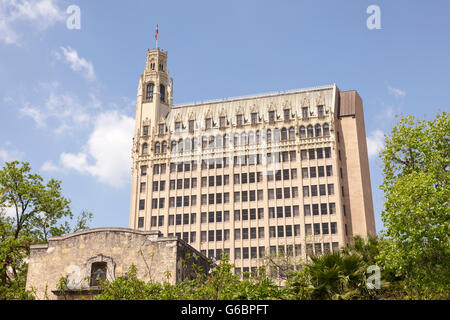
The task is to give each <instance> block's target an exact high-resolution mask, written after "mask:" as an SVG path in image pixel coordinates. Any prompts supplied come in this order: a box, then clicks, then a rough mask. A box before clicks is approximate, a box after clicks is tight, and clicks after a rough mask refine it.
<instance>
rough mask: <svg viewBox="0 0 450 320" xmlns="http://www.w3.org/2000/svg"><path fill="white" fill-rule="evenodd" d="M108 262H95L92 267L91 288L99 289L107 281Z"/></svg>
mask: <svg viewBox="0 0 450 320" xmlns="http://www.w3.org/2000/svg"><path fill="white" fill-rule="evenodd" d="M106 271H107V264H106V262H94V263H93V264H92V266H91V286H92V287H97V286H99V285H100V284H101V282H103V281H105V280H106Z"/></svg>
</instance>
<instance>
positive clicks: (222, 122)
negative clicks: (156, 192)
mask: <svg viewBox="0 0 450 320" xmlns="http://www.w3.org/2000/svg"><path fill="white" fill-rule="evenodd" d="M152 85H153V84H149V85H148V86H147V92H148V94H147V95H146V97H147V100H148V99H149V97H150V96H152V95H153V87H152ZM149 86H150V88H149ZM310 115H312V113H310V112H309V107H302V118H303V119H308V118H309V117H310ZM268 116H269V117H268V120H269V122H275V121H276V120H279V119H280V117H281V115H278V114H276V112H275V111H273V110H271V111H269V112H268ZM317 116H318V117H323V116H324V107H323V106H322V105H320V106H317ZM283 117H284V121H287V120H292V119H295V115H294V114H291V109H289V108H288V109H283ZM261 120H262V118H261V117H258V113H257V112H252V113H251V114H250V123H251V124H252V125H255V124H257V123H259V122H261ZM244 123H248V119H244V115H243V114H241V113H240V114H237V115H236V125H237V126H242V125H243V124H244ZM195 124H196V120H189V122H188V130H189V131H190V132H193V131H194V130H195V129H196V127H195ZM229 124H230V121H229V120H228V119H227V117H225V116H220V117H219V123H218V127H219V128H225V127H226V126H228V125H229ZM213 127H217V124H216V123H214V122H213V119H212V118H211V117H208V118H206V119H205V123H204V128H205V129H211V128H213ZM158 128H159V129H158V132H159V134H163V133H164V132H165V124H160V125H159V127H158ZM182 128H183V125H182V123H181V121H175V132H180V131H181V130H182ZM197 129H198V128H197Z"/></svg>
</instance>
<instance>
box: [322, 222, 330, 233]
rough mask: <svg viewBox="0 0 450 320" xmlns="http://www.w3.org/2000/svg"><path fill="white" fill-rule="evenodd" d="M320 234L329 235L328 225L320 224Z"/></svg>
mask: <svg viewBox="0 0 450 320" xmlns="http://www.w3.org/2000/svg"><path fill="white" fill-rule="evenodd" d="M322 234H329V230H328V223H322Z"/></svg>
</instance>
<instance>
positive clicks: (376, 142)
mask: <svg viewBox="0 0 450 320" xmlns="http://www.w3.org/2000/svg"><path fill="white" fill-rule="evenodd" d="M383 148H384V133H383V131H381V130H380V129H377V130H375V131H372V133H371V134H370V136H368V137H367V153H368V156H369V158H372V157H375V156H377V155H378V154H379V153H380V152H381V150H383Z"/></svg>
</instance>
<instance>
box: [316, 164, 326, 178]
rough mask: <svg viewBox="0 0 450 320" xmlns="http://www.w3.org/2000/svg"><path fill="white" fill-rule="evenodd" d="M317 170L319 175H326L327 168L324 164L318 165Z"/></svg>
mask: <svg viewBox="0 0 450 320" xmlns="http://www.w3.org/2000/svg"><path fill="white" fill-rule="evenodd" d="M317 172H318V175H319V177H324V176H325V170H324V167H323V166H320V167H317Z"/></svg>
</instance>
